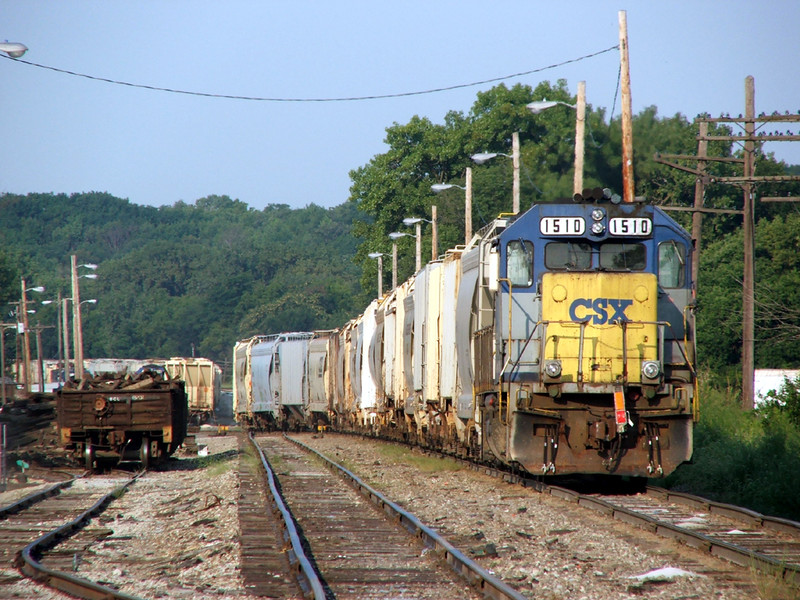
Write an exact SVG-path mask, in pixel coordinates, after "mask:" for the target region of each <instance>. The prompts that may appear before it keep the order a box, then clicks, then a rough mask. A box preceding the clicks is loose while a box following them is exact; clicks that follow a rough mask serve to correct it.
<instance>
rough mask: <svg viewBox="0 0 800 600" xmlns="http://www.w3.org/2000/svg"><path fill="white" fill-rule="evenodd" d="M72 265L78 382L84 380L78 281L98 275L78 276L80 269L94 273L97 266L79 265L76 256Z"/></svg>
mask: <svg viewBox="0 0 800 600" xmlns="http://www.w3.org/2000/svg"><path fill="white" fill-rule="evenodd" d="M70 259H71V264H72V325H73V327H74V328H75V331H74V345H75V378H76V379H77V380H78V381H81V380H82V379H83V325H82V323H81V296H80V290H79V287H78V279H80V278H81V277H84V278H86V279H97V274H96V273H87V274H85V275H78V267H84V268H86V269H91V270H92V271H94V270H95V269H97V265H96V264H94V263H85V264H82V265H79V264H78V257H77V256H75V255H74V254H73V255H72V256H71V257H70Z"/></svg>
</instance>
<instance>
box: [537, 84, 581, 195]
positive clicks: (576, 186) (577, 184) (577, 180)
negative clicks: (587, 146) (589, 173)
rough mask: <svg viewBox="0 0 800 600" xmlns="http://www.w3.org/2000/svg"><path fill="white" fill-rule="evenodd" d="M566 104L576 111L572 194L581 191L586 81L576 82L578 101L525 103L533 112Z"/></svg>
mask: <svg viewBox="0 0 800 600" xmlns="http://www.w3.org/2000/svg"><path fill="white" fill-rule="evenodd" d="M559 104H560V105H562V106H568V107H569V108H572V109H574V110H575V111H576V113H577V114H576V115H575V174H574V178H573V184H572V190H573V193H574V194H580V193H581V192H582V191H583V158H584V154H585V150H584V140H585V137H586V136H585V129H586V82H585V81H579V82H578V102H577V104H567V103H566V102H561V101H559V100H540V101H537V102H531V103H530V104H528V105H527V107H528V110H530V111H531V112H532V113H533V114H535V115H538V114H539V113H541V112H543V111H545V110H547V109H549V108H553V107H554V106H558V105H559Z"/></svg>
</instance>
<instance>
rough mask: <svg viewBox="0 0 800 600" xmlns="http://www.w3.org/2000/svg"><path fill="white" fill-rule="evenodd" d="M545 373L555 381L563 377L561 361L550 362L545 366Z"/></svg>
mask: <svg viewBox="0 0 800 600" xmlns="http://www.w3.org/2000/svg"><path fill="white" fill-rule="evenodd" d="M544 372H545V375H547V376H548V377H550V378H552V379H555V378H557V377H560V376H561V361H560V360H548V361H547V362H546V363H545V364H544Z"/></svg>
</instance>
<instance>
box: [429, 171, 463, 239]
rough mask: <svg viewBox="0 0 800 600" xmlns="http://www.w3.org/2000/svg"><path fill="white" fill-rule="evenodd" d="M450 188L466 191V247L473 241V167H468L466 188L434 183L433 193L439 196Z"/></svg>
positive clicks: (451, 184)
mask: <svg viewBox="0 0 800 600" xmlns="http://www.w3.org/2000/svg"><path fill="white" fill-rule="evenodd" d="M450 188H458V189H460V190H464V245H465V246H466V245H467V244H469V241H470V240H471V239H472V167H467V174H466V182H465V185H464V186H460V185H456V184H455V183H434V184H433V185H432V186H431V191H432V192H433V193H434V194H439V193H441V192H444V191H446V190H449V189H450Z"/></svg>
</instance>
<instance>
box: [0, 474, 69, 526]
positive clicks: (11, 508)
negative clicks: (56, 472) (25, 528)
mask: <svg viewBox="0 0 800 600" xmlns="http://www.w3.org/2000/svg"><path fill="white" fill-rule="evenodd" d="M80 477H83V475H72V476H71V478H70V479H67V480H65V481H61V482H59V483H56V484H55V485H51V486H50V487H48V488H46V489H43V490H39V491H38V492H34V493H33V494H30V495H28V496H25V497H24V498H21V499H19V500H17V501H16V502H12V503H11V504H8V505H6V506H3V507H0V520H2V519H6V518H8V516H9V515H13V514H16V513H18V512H20V511H22V510H25V509H26V508H28V507H29V506H33V505H34V504H36V503H37V502H41V501H42V500H45V499H47V498H49V497H50V496H55V495H56V494H58V493H61V490H63V489H64V488H67V487H69V486H71V485H72V484H73V483H74V482H75V480H76V479H79V478H80Z"/></svg>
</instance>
